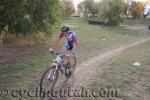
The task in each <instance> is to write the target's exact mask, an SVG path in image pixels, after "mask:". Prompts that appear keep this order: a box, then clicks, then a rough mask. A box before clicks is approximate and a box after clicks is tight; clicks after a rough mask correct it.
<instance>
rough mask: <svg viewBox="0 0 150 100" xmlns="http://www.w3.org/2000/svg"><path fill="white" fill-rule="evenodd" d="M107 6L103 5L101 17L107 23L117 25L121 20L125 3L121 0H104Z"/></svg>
mask: <svg viewBox="0 0 150 100" xmlns="http://www.w3.org/2000/svg"><path fill="white" fill-rule="evenodd" d="M106 3H107V6H106V5H105V6H104V7H103V13H102V14H101V15H100V16H101V18H102V19H103V20H104V21H105V22H106V23H107V24H109V25H118V24H119V23H120V22H122V21H123V18H122V15H123V14H124V13H125V4H124V2H123V1H122V0H106Z"/></svg>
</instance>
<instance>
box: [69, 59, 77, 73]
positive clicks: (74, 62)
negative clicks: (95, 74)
mask: <svg viewBox="0 0 150 100" xmlns="http://www.w3.org/2000/svg"><path fill="white" fill-rule="evenodd" d="M76 63H77V59H76V57H75V56H73V60H72V63H71V66H70V69H71V72H72V73H73V72H74V70H75V68H76Z"/></svg>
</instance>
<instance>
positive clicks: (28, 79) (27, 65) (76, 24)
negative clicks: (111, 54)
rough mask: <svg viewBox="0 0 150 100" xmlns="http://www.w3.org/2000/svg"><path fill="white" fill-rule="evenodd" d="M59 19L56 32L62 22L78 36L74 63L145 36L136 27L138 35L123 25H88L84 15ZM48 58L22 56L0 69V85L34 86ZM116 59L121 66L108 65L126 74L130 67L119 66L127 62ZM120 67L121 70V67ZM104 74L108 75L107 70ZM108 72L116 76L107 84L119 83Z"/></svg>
mask: <svg viewBox="0 0 150 100" xmlns="http://www.w3.org/2000/svg"><path fill="white" fill-rule="evenodd" d="M62 21H63V23H62V24H61V25H58V26H57V27H58V31H57V33H58V32H59V30H60V29H59V28H60V27H61V26H62V25H63V24H69V25H71V27H72V30H73V31H75V32H77V33H78V37H79V47H78V53H77V57H78V64H79V63H81V62H82V61H85V60H87V59H90V58H91V57H93V56H96V55H97V53H99V52H105V51H107V50H110V49H111V48H116V47H118V46H120V45H123V44H126V43H129V42H131V41H136V40H138V39H142V38H145V37H147V36H149V35H148V34H147V33H146V31H145V30H140V32H141V33H142V34H139V33H138V32H139V30H128V29H126V28H125V27H124V26H118V27H107V26H99V25H89V24H88V22H87V19H86V18H69V19H68V18H62ZM133 22H134V20H126V21H125V23H124V24H125V25H131V24H132V23H133ZM145 22H146V24H145ZM148 22H150V21H142V20H140V21H138V20H137V21H136V22H134V23H136V24H140V25H144V26H146V25H147V23H148ZM132 25H134V24H132ZM127 35H128V36H127ZM56 36H58V34H55V35H54V37H56ZM104 39H106V40H104ZM46 46H47V47H48V46H50V43H47V44H46ZM146 50H147V49H146ZM146 56H147V55H146ZM118 59H120V58H118ZM51 60H52V59H51V56H49V55H43V56H38V57H34V58H29V59H26V60H24V61H22V62H20V63H18V64H15V65H11V66H8V67H4V68H0V88H10V89H14V88H29V89H33V88H35V87H36V86H37V85H38V80H39V78H40V76H41V75H42V72H43V71H44V70H45V69H46V67H47V65H48V64H49V63H50V61H51ZM114 60H117V59H113V61H114ZM127 61H128V60H127ZM130 61H131V62H132V61H133V59H130ZM119 62H120V63H119ZM119 62H118V63H117V64H118V65H119V64H120V65H122V66H121V67H118V66H117V65H114V63H112V65H113V66H117V67H118V69H117V70H121V71H122V72H124V70H125V71H126V72H127V73H129V72H128V70H131V69H130V68H126V67H123V66H126V65H128V63H129V62H128V63H125V64H122V63H121V61H119ZM115 64H116V63H115ZM128 66H129V65H128ZM122 67H123V69H124V70H123V69H122ZM136 70H142V69H141V68H132V71H136ZM106 71H107V70H106ZM108 71H110V72H111V73H113V69H112V70H108ZM122 72H119V71H118V74H119V75H120V74H121V73H122ZM107 73H108V75H109V72H107ZM107 73H105V74H106V76H105V75H102V76H105V77H107ZM112 75H114V77H117V78H116V79H115V82H114V83H111V85H112V84H116V82H119V80H121V78H122V77H121V76H116V75H117V74H115V73H114V74H112ZM102 76H101V77H102ZM124 77H126V73H125V74H124ZM108 80H110V81H111V80H112V79H111V77H110V78H109V77H108V78H107V80H106V81H105V82H106V83H105V85H106V84H108V85H109V83H107V81H108ZM117 84H119V85H120V86H119V87H121V86H122V85H124V84H128V85H131V84H132V80H131V79H126V80H124V81H122V83H121V84H120V83H117ZM117 84H116V87H118V85H117ZM94 85H95V86H97V85H98V84H97V82H95V83H94ZM103 85H104V83H103V84H102V86H103ZM105 85H104V86H105ZM106 86H107V85H106ZM122 88H125V87H122ZM145 90H146V91H149V87H147V89H145ZM10 98H11V97H8V100H12V99H13V98H11V99H10Z"/></svg>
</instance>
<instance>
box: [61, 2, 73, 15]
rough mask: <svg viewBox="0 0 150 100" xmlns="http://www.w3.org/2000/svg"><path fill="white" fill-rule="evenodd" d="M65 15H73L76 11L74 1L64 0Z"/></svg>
mask: <svg viewBox="0 0 150 100" xmlns="http://www.w3.org/2000/svg"><path fill="white" fill-rule="evenodd" d="M62 3H63V13H62V15H63V16H71V15H72V14H74V13H75V7H74V4H73V1H70V0H63V1H62Z"/></svg>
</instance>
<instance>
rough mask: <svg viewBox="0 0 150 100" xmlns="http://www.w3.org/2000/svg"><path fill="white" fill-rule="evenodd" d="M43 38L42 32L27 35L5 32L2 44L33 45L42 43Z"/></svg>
mask: <svg viewBox="0 0 150 100" xmlns="http://www.w3.org/2000/svg"><path fill="white" fill-rule="evenodd" d="M44 38H45V34H44V33H38V34H35V33H33V34H29V35H25V36H23V35H19V36H17V35H16V34H10V33H9V34H6V36H5V37H4V44H5V45H17V46H26V45H35V44H41V43H43V41H44Z"/></svg>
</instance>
